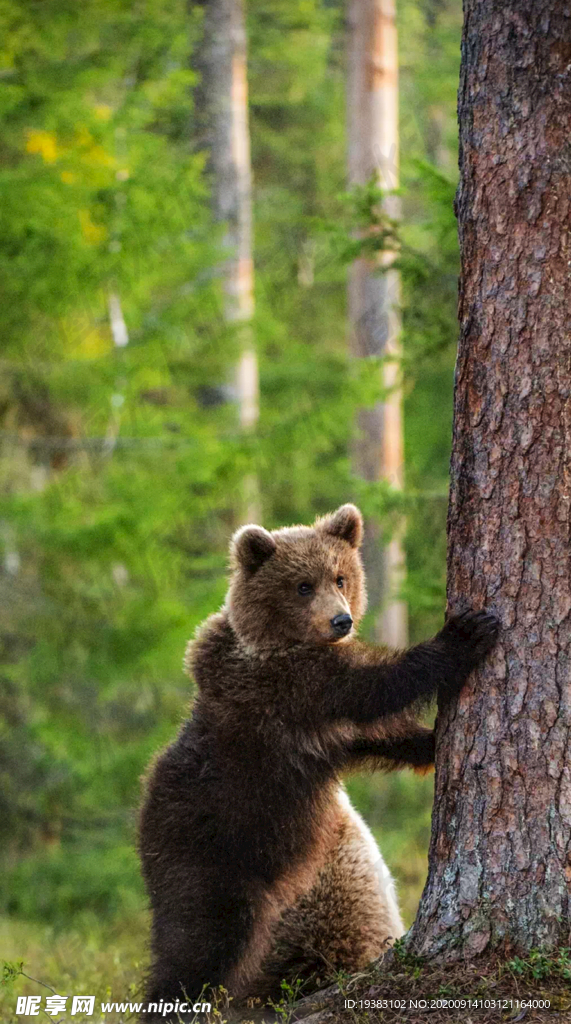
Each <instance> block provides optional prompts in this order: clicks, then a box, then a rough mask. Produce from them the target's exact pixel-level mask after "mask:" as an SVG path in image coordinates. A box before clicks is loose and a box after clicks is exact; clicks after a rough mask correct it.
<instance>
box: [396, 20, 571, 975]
mask: <svg viewBox="0 0 571 1024" xmlns="http://www.w3.org/2000/svg"><path fill="white" fill-rule="evenodd" d="M570 67H571V9H570V8H569V7H568V5H565V4H561V3H559V2H558V0H541V2H540V0H465V25H464V38H463V46H462V70H461V82H460V93H459V119H460V134H461V155H460V167H461V181H460V189H459V195H458V210H457V212H458V220H459V228H460V243H461V254H462V277H461V289H460V322H461V338H460V348H459V353H458V364H457V369H456V390H455V420H454V438H453V454H452V467H451V474H452V491H451V497H450V508H449V519H448V532H449V556H448V599H449V607H450V609H451V610H453V611H457V610H459V609H460V608H462V607H463V606H465V605H472V606H474V607H475V608H481V607H483V606H486V607H488V608H490V609H492V610H495V611H496V612H497V614H498V615H499V617H500V619H501V623H502V634H501V639H500V643H499V645H498V648H497V650H496V651H495V652H494V654H493V655H492V657H491V658H490V659H489V661H488V662H487V663H486V664H485V665H484V666H483V667H482V668H481V669H479V670H478V671H477V672H476V673H475V675H474V677H473V678H472V681H471V682H470V683H469V684H468V686H467V688H466V689H465V691H464V692H463V694H462V695H461V697H460V699H459V700H458V701H457V702H455V703H454V704H453V705H452V706H451V707H449V708H448V709H441V711H440V713H439V721H438V727H437V736H438V741H437V771H436V794H435V806H434V814H433V824H432V842H431V849H430V869H429V878H428V882H427V885H426V888H425V891H424V894H423V897H422V901H421V904H420V908H419V912H418V917H417V920H416V923H415V925H414V928H413V931H412V934H411V944H412V948H414V949H415V950H416V951H417V952H419V953H421V954H425V955H428V956H440V957H443V958H447V957H450V958H455V957H460V956H463V955H465V954H476V953H481V952H483V951H484V950H485V951H488V950H491V949H492V948H498V947H499V948H504V949H514V948H521V949H529V948H531V947H534V946H535V947H537V946H546V947H554V946H556V945H557V944H561V945H565V946H568V945H569V944H570V938H569V931H570V926H571V917H570V910H571V903H570V896H571V749H570V742H571V731H570V727H571V618H570V610H571V592H570V569H571V551H570V540H571V538H570V511H571V509H570V504H571V479H570V470H571V404H570V395H571V320H570V310H571V247H570V231H571V220H570V216H569V214H570V204H571V146H570V140H571V73H570V71H569V69H570Z"/></svg>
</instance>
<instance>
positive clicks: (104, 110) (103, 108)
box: [93, 103, 113, 121]
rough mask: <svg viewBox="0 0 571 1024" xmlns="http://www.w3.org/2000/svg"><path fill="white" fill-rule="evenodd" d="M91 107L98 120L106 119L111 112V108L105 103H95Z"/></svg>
mask: <svg viewBox="0 0 571 1024" xmlns="http://www.w3.org/2000/svg"><path fill="white" fill-rule="evenodd" d="M93 109H94V111H95V116H96V118H97V119H98V120H99V121H108V120H109V118H110V117H111V114H112V113H113V110H112V108H111V107H110V106H108V105H107V103H97V104H96V105H95V107H94V108H93Z"/></svg>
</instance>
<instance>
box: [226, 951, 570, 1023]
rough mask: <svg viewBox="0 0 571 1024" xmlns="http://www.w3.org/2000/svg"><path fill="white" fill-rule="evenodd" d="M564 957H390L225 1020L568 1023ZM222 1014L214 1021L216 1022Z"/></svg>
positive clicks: (567, 967)
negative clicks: (442, 960) (440, 961)
mask: <svg viewBox="0 0 571 1024" xmlns="http://www.w3.org/2000/svg"><path fill="white" fill-rule="evenodd" d="M570 953H571V951H570V950H561V951H560V952H559V953H558V955H557V956H556V957H546V956H544V955H542V954H540V953H532V954H531V955H530V957H529V959H528V960H523V959H521V958H518V957H516V958H514V959H513V960H510V961H505V960H503V961H502V960H499V959H491V960H487V961H477V962H468V961H464V962H462V963H461V964H458V965H454V964H452V965H450V964H449V965H446V966H444V967H443V966H442V965H440V966H438V967H436V966H433V965H430V964H428V963H423V962H421V961H419V960H418V959H417V958H412V957H410V956H407V954H406V953H399V952H398V951H397V952H396V953H395V952H393V951H391V953H390V954H389V955H388V956H387V957H385V958H384V961H383V962H380V963H379V964H376V965H375V966H373V967H372V968H371V969H370V971H369V972H367V973H364V974H360V975H356V976H354V977H352V978H351V977H347V978H341V979H338V980H337V982H336V983H335V984H334V985H332V986H331V987H329V988H328V989H325V990H322V991H321V992H317V993H315V994H314V995H311V996H306V997H304V998H302V999H301V1000H298V1001H297V1002H296V1001H295V1000H294V999H292V998H291V996H292V992H291V991H289V992H286V994H285V996H284V998H283V999H282V1000H281V1002H280V1003H279V1004H276V1005H274V1007H273V1009H271V1010H268V1009H267V1008H254V1009H253V1010H250V1011H243V1012H240V1013H231V1014H230V1020H233V1021H235V1022H237V1021H241V1022H242V1024H246V1022H248V1021H251V1022H253V1024H262V1022H264V1024H279V1022H281V1024H297V1022H301V1024H456V1022H459V1021H462V1022H463V1024H500V1022H511V1024H519V1022H524V1024H555V1022H558V1021H565V1022H566V1024H571V960H570V959H569V955H570ZM224 1016H225V1015H224V1013H222V1018H221V1019H224Z"/></svg>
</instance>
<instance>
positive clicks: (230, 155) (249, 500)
mask: <svg viewBox="0 0 571 1024" xmlns="http://www.w3.org/2000/svg"><path fill="white" fill-rule="evenodd" d="M202 6H203V8H204V33H203V40H202V45H201V48H200V53H199V58H198V69H199V71H200V74H201V82H200V85H199V87H198V89H197V90H196V105H197V114H198V121H199V124H200V126H201V132H200V144H201V145H202V146H204V147H205V148H207V150H208V153H209V169H210V173H211V183H212V202H213V209H214V216H215V219H216V220H217V221H219V222H221V223H223V224H225V226H226V236H225V239H224V246H225V248H226V250H227V252H228V259H227V262H226V267H225V275H224V285H225V296H226V306H225V312H226V319H227V320H228V322H229V323H235V324H237V325H238V329H239V333H240V343H241V350H242V351H241V356H240V359H239V363H238V366H237V369H236V391H237V397H238V406H239V417H240V425H241V426H242V428H243V429H244V430H250V429H252V428H253V427H255V425H256V423H257V421H258V415H259V383H258V361H257V356H256V352H255V347H254V339H253V334H252V328H251V324H250V321H251V319H252V317H253V315H254V262H253V240H252V235H253V226H252V168H251V160H250V133H249V125H248V78H247V39H246V25H245V13H244V3H243V0H202ZM242 504H243V506H244V513H243V517H242V518H244V519H246V520H250V521H252V520H256V519H257V518H259V500H258V489H257V484H256V481H255V480H254V479H253V477H248V479H246V480H245V481H244V497H243V502H242Z"/></svg>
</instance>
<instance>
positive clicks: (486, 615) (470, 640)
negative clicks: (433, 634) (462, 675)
mask: <svg viewBox="0 0 571 1024" xmlns="http://www.w3.org/2000/svg"><path fill="white" fill-rule="evenodd" d="M499 632H500V621H499V619H498V618H497V616H496V615H494V614H493V612H487V611H481V612H474V611H466V612H462V613H461V614H460V615H452V616H451V617H450V618H449V619H448V621H447V623H446V625H445V626H444V628H443V629H442V630H441V633H440V636H441V638H442V639H443V640H444V641H445V642H446V643H447V644H451V645H453V646H454V647H455V648H456V649H457V651H458V653H459V654H461V655H462V654H463V655H465V656H466V658H467V660H469V661H470V662H471V663H472V664H476V663H477V662H479V661H481V660H482V658H484V657H485V656H486V654H487V653H488V651H490V650H491V649H492V647H493V646H494V644H495V643H496V641H497V639H498V635H499Z"/></svg>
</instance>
